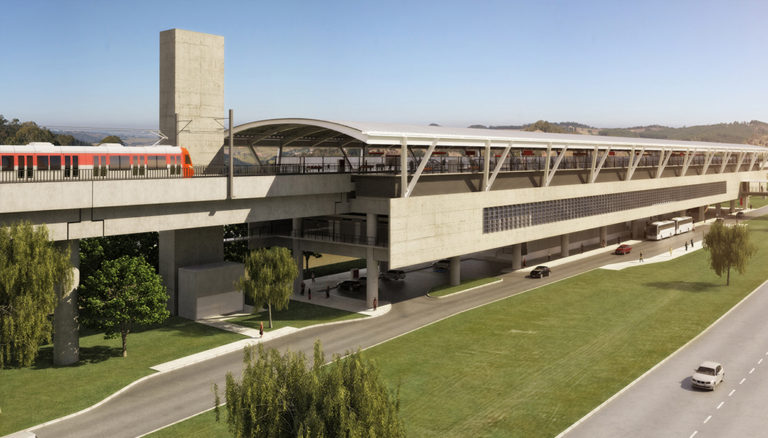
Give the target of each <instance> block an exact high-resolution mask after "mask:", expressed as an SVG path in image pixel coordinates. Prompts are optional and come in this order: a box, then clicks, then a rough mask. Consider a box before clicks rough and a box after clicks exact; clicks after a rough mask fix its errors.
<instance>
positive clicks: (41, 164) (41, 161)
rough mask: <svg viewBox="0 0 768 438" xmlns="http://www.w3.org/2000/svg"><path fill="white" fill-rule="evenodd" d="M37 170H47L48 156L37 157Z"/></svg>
mask: <svg viewBox="0 0 768 438" xmlns="http://www.w3.org/2000/svg"><path fill="white" fill-rule="evenodd" d="M37 170H48V156H47V155H39V156H38V157H37Z"/></svg>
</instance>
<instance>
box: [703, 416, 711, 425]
mask: <svg viewBox="0 0 768 438" xmlns="http://www.w3.org/2000/svg"><path fill="white" fill-rule="evenodd" d="M710 418H712V416H711V415H710V416H708V417H707V418H706V420H704V424H707V421H709V419H710Z"/></svg>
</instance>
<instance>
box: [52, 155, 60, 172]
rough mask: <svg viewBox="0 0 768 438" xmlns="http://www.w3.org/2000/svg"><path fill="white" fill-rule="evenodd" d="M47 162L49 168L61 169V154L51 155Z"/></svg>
mask: <svg viewBox="0 0 768 438" xmlns="http://www.w3.org/2000/svg"><path fill="white" fill-rule="evenodd" d="M49 164H50V166H49V167H50V170H61V156H59V155H51V159H50V162H49Z"/></svg>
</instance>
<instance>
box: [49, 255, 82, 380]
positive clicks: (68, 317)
mask: <svg viewBox="0 0 768 438" xmlns="http://www.w3.org/2000/svg"><path fill="white" fill-rule="evenodd" d="M57 245H59V246H62V247H65V248H68V249H69V263H70V264H71V265H72V283H70V284H68V285H63V284H62V285H59V286H57V287H56V293H57V294H58V295H59V297H60V299H59V303H58V304H57V305H56V309H54V311H53V364H54V365H57V366H62V365H72V364H74V363H77V361H79V360H80V323H79V321H78V312H77V286H78V285H79V284H80V241H79V240H69V241H66V242H58V243H57Z"/></svg>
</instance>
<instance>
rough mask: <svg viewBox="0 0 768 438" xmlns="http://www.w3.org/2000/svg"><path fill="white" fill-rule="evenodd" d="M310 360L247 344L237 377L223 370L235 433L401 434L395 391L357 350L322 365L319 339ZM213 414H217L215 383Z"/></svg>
mask: <svg viewBox="0 0 768 438" xmlns="http://www.w3.org/2000/svg"><path fill="white" fill-rule="evenodd" d="M313 362H314V364H313V366H312V367H311V368H308V367H307V364H306V359H305V357H304V355H303V354H302V353H292V352H286V353H285V354H284V355H280V353H279V352H278V351H277V350H275V349H271V350H268V351H266V350H265V349H264V347H263V345H261V344H259V345H258V347H248V348H246V349H245V370H244V371H243V373H242V378H241V380H240V381H239V382H238V381H237V380H235V378H234V377H233V376H232V373H231V372H230V373H227V377H226V390H225V396H226V401H227V407H226V409H227V425H228V427H229V430H230V432H231V433H232V434H233V435H234V436H236V437H252V436H259V437H270V438H273V437H274V438H281V437H334V436H343V437H369V436H371V437H404V436H405V430H404V427H403V422H402V420H401V419H400V417H399V409H400V401H399V394H398V393H394V394H392V393H391V392H390V390H389V389H388V388H387V386H386V384H385V383H384V381H383V380H382V378H381V375H380V374H379V371H378V369H377V367H376V366H375V364H374V363H373V362H371V361H368V360H366V359H364V358H363V357H362V356H361V354H360V352H359V351H358V352H357V353H353V354H350V355H348V356H347V357H345V358H344V359H342V358H341V357H340V356H336V357H334V361H333V362H332V363H331V364H329V365H327V366H323V365H324V363H325V359H324V357H323V352H322V348H321V347H320V341H317V342H315V353H314V361H313ZM214 391H215V392H216V417H217V421H218V418H219V411H218V405H219V397H218V388H216V387H214Z"/></svg>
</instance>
